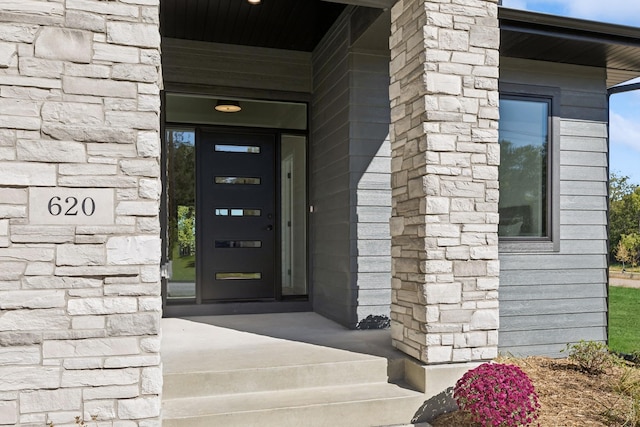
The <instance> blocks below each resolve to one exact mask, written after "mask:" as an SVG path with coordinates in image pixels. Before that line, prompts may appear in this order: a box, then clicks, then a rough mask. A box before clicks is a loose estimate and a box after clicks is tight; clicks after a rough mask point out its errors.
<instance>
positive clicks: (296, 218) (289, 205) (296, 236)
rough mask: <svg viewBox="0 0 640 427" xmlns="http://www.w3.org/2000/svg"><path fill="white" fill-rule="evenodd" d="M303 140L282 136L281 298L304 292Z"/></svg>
mask: <svg viewBox="0 0 640 427" xmlns="http://www.w3.org/2000/svg"><path fill="white" fill-rule="evenodd" d="M306 145H307V139H306V137H304V136H300V135H282V144H281V150H280V152H281V159H280V171H281V172H280V175H281V177H280V178H281V179H280V182H281V189H280V194H281V204H282V206H281V215H280V216H281V222H282V223H281V227H280V229H281V239H282V244H281V248H282V249H281V259H282V295H284V296H292V295H306V294H307V293H308V290H307V179H306V177H307V171H306V162H307V153H306Z"/></svg>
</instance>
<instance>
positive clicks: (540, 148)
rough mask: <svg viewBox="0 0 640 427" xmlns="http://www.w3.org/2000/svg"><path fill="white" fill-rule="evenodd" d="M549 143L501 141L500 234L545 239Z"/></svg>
mask: <svg viewBox="0 0 640 427" xmlns="http://www.w3.org/2000/svg"><path fill="white" fill-rule="evenodd" d="M546 177H547V144H540V145H532V144H528V145H515V144H513V143H512V142H511V141H507V140H501V141H500V235H502V236H544V235H545V234H546V221H545V219H546V217H547V212H546V211H547V203H546V199H547V178H546Z"/></svg>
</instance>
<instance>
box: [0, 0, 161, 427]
mask: <svg viewBox="0 0 640 427" xmlns="http://www.w3.org/2000/svg"><path fill="white" fill-rule="evenodd" d="M158 7H159V0H122V1H100V0H66V1H62V0H54V1H46V0H8V1H3V2H2V5H0V309H1V312H0V424H1V425H21V426H26V425H30V426H31V425H33V426H44V425H48V423H50V422H52V423H54V424H55V425H56V426H59V425H75V421H74V417H76V416H80V417H84V419H85V421H87V420H90V419H91V417H94V416H95V417H97V419H98V420H100V421H103V422H100V423H99V425H100V426H107V425H108V426H122V427H125V426H145V427H151V426H159V425H160V421H159V419H160V393H161V388H162V372H161V367H160V355H159V351H160V338H159V328H160V327H159V321H160V317H161V298H160V277H159V265H158V264H159V259H160V237H159V236H160V226H159V220H158V207H159V194H160V186H161V185H160V180H159V174H160V166H159V150H160V143H159V109H160V97H159V90H160V88H159V84H160V82H159V80H160V78H159V75H160V73H159V70H160V53H159V46H160V35H159V22H158V21H159V11H158ZM56 194H58V195H61V196H62V198H61V199H53V197H55V196H56ZM67 197H69V198H71V197H76V198H77V199H78V201H79V204H78V205H77V206H76V209H75V210H72V211H71V212H70V213H73V212H76V213H77V214H76V215H75V216H73V215H65V213H66V212H67V210H68V208H69V205H68V204H65V202H67V200H66V198H67ZM87 197H92V198H94V201H95V202H96V211H95V212H92V209H91V203H90V202H87V203H86V205H85V213H91V214H94V215H84V214H82V212H80V213H78V209H81V207H82V206H81V202H82V201H84V200H85V199H86V198H87ZM52 200H53V205H52V204H51V203H50V202H51V201H52ZM72 201H73V199H69V202H70V203H72ZM57 202H59V203H60V204H62V205H63V206H64V207H62V206H61V207H60V208H59V207H58V206H57V204H56V203H57ZM47 209H49V211H50V213H47ZM59 209H62V210H63V212H59ZM38 212H39V213H38Z"/></svg>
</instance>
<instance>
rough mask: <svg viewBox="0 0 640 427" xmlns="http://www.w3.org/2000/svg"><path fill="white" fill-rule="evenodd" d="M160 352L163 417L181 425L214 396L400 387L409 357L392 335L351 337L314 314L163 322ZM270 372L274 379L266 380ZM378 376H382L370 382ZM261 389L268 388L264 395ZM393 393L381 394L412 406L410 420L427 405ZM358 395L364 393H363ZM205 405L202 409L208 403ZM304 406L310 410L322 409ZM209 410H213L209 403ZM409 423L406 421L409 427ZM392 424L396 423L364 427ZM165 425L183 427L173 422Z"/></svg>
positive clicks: (401, 391)
mask: <svg viewBox="0 0 640 427" xmlns="http://www.w3.org/2000/svg"><path fill="white" fill-rule="evenodd" d="M161 353H162V361H163V373H164V377H165V391H164V397H163V400H164V401H165V403H163V408H164V409H163V411H164V412H165V413H168V412H171V414H172V417H174V418H175V419H180V418H181V417H188V416H191V415H192V414H193V413H194V412H197V411H199V409H198V408H195V407H188V405H189V404H191V403H193V402H195V401H198V399H206V397H205V396H208V395H220V394H227V393H231V394H233V395H234V396H238V394H242V393H262V394H261V397H260V399H265V397H264V396H267V395H269V394H273V392H274V391H278V390H280V389H292V390H295V389H302V388H304V387H316V388H315V390H322V389H326V388H327V387H328V386H331V387H333V386H337V387H338V388H341V389H342V390H343V391H344V392H348V390H349V387H352V386H353V385H354V384H364V383H368V382H370V381H373V382H375V383H376V384H379V383H386V382H387V380H388V379H389V380H391V381H398V382H400V383H401V382H402V381H401V380H402V378H403V374H404V365H405V362H404V361H405V360H406V358H407V356H406V355H404V354H403V353H402V352H400V351H398V350H395V349H394V348H393V347H392V346H391V333H390V331H389V330H388V329H387V330H362V331H354V330H349V329H346V328H344V327H343V326H341V325H339V324H337V323H335V322H333V321H331V320H328V319H326V318H324V317H322V316H320V315H319V314H317V313H311V312H305V313H284V314H255V315H228V316H200V317H190V318H166V319H162V347H161ZM302 365H305V366H303V367H302ZM274 367H275V370H274ZM301 369H305V370H306V371H309V370H310V369H311V370H310V371H309V372H311V375H306V374H303V372H302V370H301ZM247 371H252V372H255V373H253V374H251V375H252V376H255V377H256V378H260V377H261V378H262V379H261V380H258V379H256V380H253V379H249V380H247V375H246V372H247ZM237 372H244V374H243V377H242V380H238V379H239V377H238V376H237V375H238V374H237ZM266 372H270V373H269V374H268V375H269V376H268V377H266V376H265V375H267V374H265V373H266ZM375 372H377V373H375ZM189 375H191V376H189ZM372 375H374V376H377V377H376V378H373V379H372V378H371V376H372ZM298 376H300V378H299V379H298V378H297V377H298ZM321 377H324V378H321ZM316 381H317V382H316ZM263 383H267V384H268V387H270V388H264V387H265V386H264V384H263ZM285 383H286V384H285ZM329 383H330V384H329ZM387 386H388V387H394V390H386V388H385V391H384V392H383V395H386V394H387V393H390V396H388V397H385V399H386V400H389V399H390V398H391V399H397V398H399V397H400V396H402V399H404V400H405V401H407V402H409V401H410V402H413V403H409V408H412V409H411V411H410V412H411V415H413V413H414V411H416V410H418V409H419V407H420V404H421V402H423V399H421V396H424V395H423V394H422V393H421V392H416V391H412V390H410V389H406V388H404V387H405V386H403V387H398V386H394V385H392V384H387ZM376 387H378V386H375V387H372V386H367V388H368V389H369V390H370V391H371V393H372V396H371V397H370V400H371V402H372V403H373V402H374V401H376V400H375V399H380V397H379V396H377V395H376V396H373V394H375V393H377V392H375V393H374V390H375V388H376ZM354 390H356V389H354ZM357 390H358V393H362V391H361V390H360V389H359V388H358V389H357ZM194 391H195V393H196V395H195V396H193V393H194ZM265 392H266V393H265ZM294 394H295V393H294ZM314 394H317V393H314ZM216 399H217V400H216V402H215V404H218V401H219V398H216ZM407 399H409V400H407ZM327 400H328V401H330V398H327ZM201 402H202V404H204V403H205V400H202V401H201ZM265 402H266V401H265ZM235 404H236V402H235V401H233V400H229V399H227V400H224V403H221V404H220V405H221V406H227V407H233V406H234V405H235ZM266 404H267V403H265V405H266ZM300 404H301V405H306V406H309V405H315V404H316V403H306V402H301V403H300ZM330 404H331V403H330ZM165 405H166V407H165ZM206 405H208V406H210V407H211V406H213V404H212V403H211V402H209V401H206ZM376 405H378V406H379V405H380V403H376ZM395 405H397V403H396V404H395ZM406 405H407V404H405V406H406ZM201 406H202V405H201ZM394 407H395V406H391V407H390V408H394ZM165 409H166V410H165ZM388 409H389V408H388ZM222 410H224V408H223V409H222ZM365 412H366V411H365ZM405 412H406V410H405ZM343 413H344V411H343V412H341V414H343ZM261 416H263V415H261ZM341 416H343V415H341ZM410 418H411V417H410V416H409V418H405V419H406V420H407V421H408V420H409V419H410ZM208 420H209V421H205V419H203V421H202V422H203V424H202V425H211V424H206V423H207V422H208V423H211V418H208ZM185 421H186V419H185ZM298 421H299V420H298ZM343 421H345V420H343ZM362 421H364V420H362ZM380 421H382V418H380ZM190 422H191V423H192V424H190V425H197V424H193V422H194V421H193V420H191V421H190ZM405 422H406V421H405ZM279 423H280V425H288V424H286V423H285V424H282V419H279ZM390 424H397V422H395V423H393V422H387V423H381V424H377V423H376V424H368V423H365V424H361V425H367V426H370V425H390ZM165 425H171V426H173V425H176V426H178V425H181V424H180V423H179V422H178V421H174V420H172V421H170V422H169V423H168V424H167V423H166V422H165ZM229 425H231V424H229ZM292 425H299V424H292ZM320 425H325V424H320ZM326 425H335V426H339V425H342V424H326ZM349 425H359V424H357V423H355V424H349ZM421 425H422V424H421Z"/></svg>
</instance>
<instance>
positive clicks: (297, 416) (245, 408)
mask: <svg viewBox="0 0 640 427" xmlns="http://www.w3.org/2000/svg"><path fill="white" fill-rule="evenodd" d="M422 402H423V395H422V394H421V393H419V392H415V391H413V390H409V389H405V388H402V387H400V386H398V385H394V384H389V383H370V384H358V385H349V386H332V387H315V388H304V389H291V390H278V391H268V392H257V393H238V394H229V395H220V396H202V397H188V398H186V397H185V398H179V399H165V401H164V403H163V426H164V427H187V426H188V427H212V426H225V427H234V426H243V427H246V426H260V427H269V426H273V427H289V426H291V427H299V426H301V425H304V426H305V427H341V426H344V427H372V426H387V425H393V424H401V423H407V422H410V421H411V418H412V417H413V415H414V414H415V413H416V412H417V411H418V409H419V408H420V405H421V404H422Z"/></svg>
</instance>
